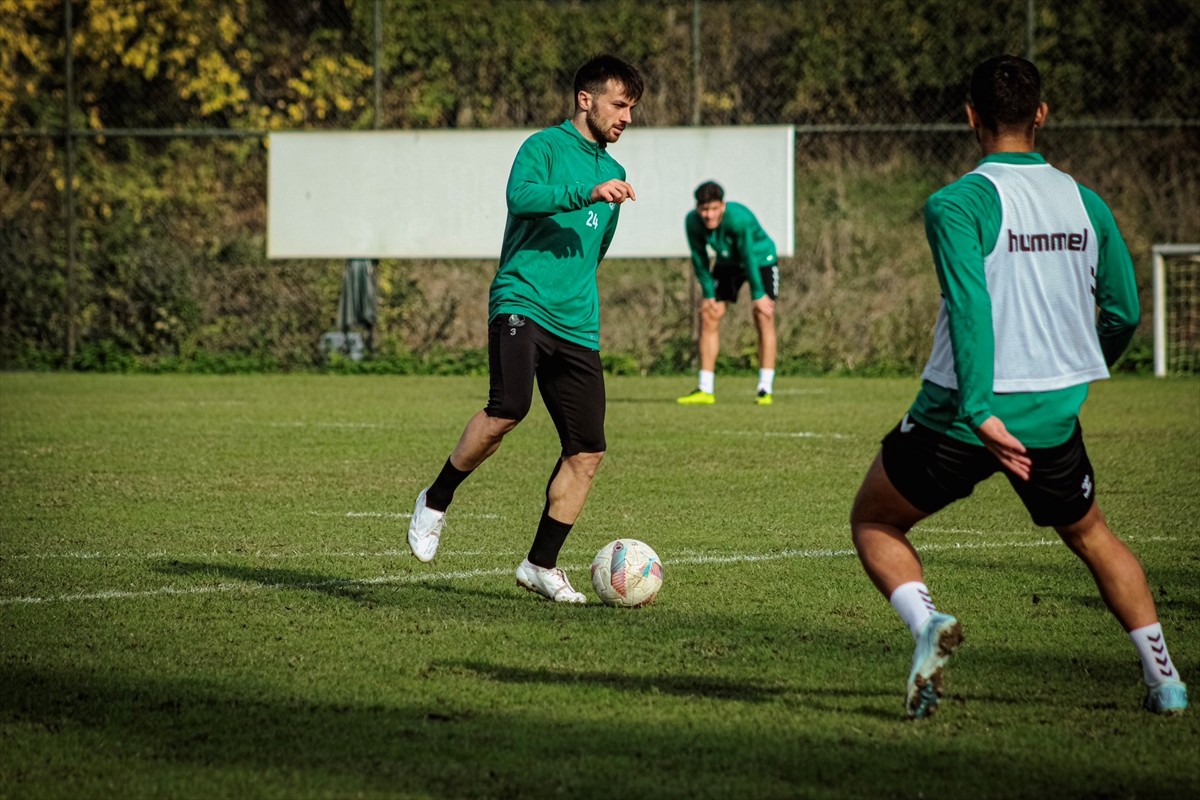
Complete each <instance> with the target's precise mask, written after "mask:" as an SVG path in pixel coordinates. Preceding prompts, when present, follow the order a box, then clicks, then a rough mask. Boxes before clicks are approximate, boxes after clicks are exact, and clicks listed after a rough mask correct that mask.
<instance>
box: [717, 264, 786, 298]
mask: <svg viewBox="0 0 1200 800" xmlns="http://www.w3.org/2000/svg"><path fill="white" fill-rule="evenodd" d="M758 274H759V275H760V276H761V277H762V285H763V289H764V290H766V292H767V297H769V298H771V299H772V300H775V299H777V298H778V297H779V265H778V264H768V265H767V266H763V267H759V268H758ZM713 280H714V281H716V284H717V288H716V292H715V293H714V295H713V296H714V298H716V299H717V300H719V301H720V302H722V303H736V302H737V296H738V292H740V291H741V290H742V284H744V283H745V282H746V272H745V270H743V269H742V268H741V267H740V266H737V265H732V266H728V265H720V266H718V267H716V268H715V269H714V270H713Z"/></svg>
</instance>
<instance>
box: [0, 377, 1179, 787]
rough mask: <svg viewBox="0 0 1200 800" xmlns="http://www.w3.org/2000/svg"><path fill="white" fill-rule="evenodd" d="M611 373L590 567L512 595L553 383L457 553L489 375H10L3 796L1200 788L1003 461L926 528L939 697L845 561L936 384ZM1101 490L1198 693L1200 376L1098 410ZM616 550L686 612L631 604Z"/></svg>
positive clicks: (2, 562) (0, 451)
mask: <svg viewBox="0 0 1200 800" xmlns="http://www.w3.org/2000/svg"><path fill="white" fill-rule="evenodd" d="M689 380H690V379H686V378H679V379H673V380H671V379H638V378H612V379H610V380H609V405H608V436H609V448H610V450H609V455H608V457H607V459H606V461H605V463H604V465H603V466H602V468H601V471H600V474H599V476H598V479H597V482H596V485H595V488H594V490H593V493H592V496H591V499H590V500H589V503H588V507H587V509H586V510H585V512H584V515H583V517H582V518H581V520H580V522H579V524H578V525H576V527H575V530H574V532H573V533H572V536H571V538H570V539H569V540H568V542H567V546H566V549H565V550H564V552H563V556H562V559H561V562H560V563H561V564H562V566H564V567H565V568H566V570H567V573H568V575H569V576H570V577H571V579H572V581H573V582H574V584H575V586H576V588H579V589H582V590H584V591H585V592H587V593H588V594H589V597H590V599H592V600H593V603H591V604H589V605H587V606H585V607H578V606H571V607H560V606H556V605H553V604H550V603H547V602H544V601H541V600H539V599H538V598H536V597H534V596H532V595H529V594H527V593H525V592H523V591H521V590H520V589H518V588H517V587H516V586H515V582H514V580H513V576H512V570H513V569H514V568H515V567H516V565H517V563H518V562H519V561H520V559H521V558H522V557H523V556H524V554H525V551H526V550H527V548H528V545H529V542H530V539H531V537H532V530H533V527H534V525H535V524H536V521H537V518H538V515H539V514H540V511H541V507H542V496H543V495H542V493H543V491H544V487H545V483H546V479H547V477H548V474H549V470H550V468H551V466H552V464H553V461H554V459H555V458H556V456H557V447H556V439H555V436H554V432H553V428H552V426H551V425H550V422H549V420H548V419H547V418H546V415H545V412H544V410H543V409H542V408H541V407H540V405H535V408H534V410H533V412H532V413H531V415H530V417H529V419H527V420H526V421H525V422H524V423H523V424H522V425H521V426H520V427H519V428H518V429H517V430H516V431H515V432H514V433H513V434H512V435H510V437H509V438H508V440H507V441H506V442H505V444H504V446H503V448H502V449H501V450H500V452H499V453H497V455H496V456H495V457H493V458H492V459H491V460H490V461H489V462H488V463H487V464H485V465H484V466H483V467H482V468H481V469H480V470H479V471H478V472H477V474H475V475H473V476H472V477H471V479H470V480H469V481H468V482H467V483H466V484H464V486H463V488H462V489H461V490H460V492H459V494H458V499H457V500H456V503H455V505H454V507H453V509H452V510H451V514H450V517H449V521H448V525H447V530H446V534H445V536H444V542H443V545H442V550H441V552H440V553H439V555H438V558H437V560H436V561H435V562H433V563H432V564H429V565H422V564H419V563H418V562H417V561H416V560H415V559H413V558H411V556H409V555H408V550H407V545H406V544H405V538H404V537H405V530H406V528H407V523H408V515H409V513H410V512H411V508H412V501H413V498H414V497H415V496H416V494H417V492H418V491H419V490H420V489H421V488H422V487H423V486H424V485H425V484H426V483H428V481H429V480H431V479H432V477H433V475H434V474H436V472H437V470H438V468H439V467H440V466H441V464H442V462H443V461H444V459H445V457H446V455H447V454H448V453H449V451H450V448H451V447H452V446H453V444H454V442H455V440H456V439H457V437H458V434H459V433H460V431H461V429H462V426H463V424H464V423H465V422H466V420H467V418H468V417H469V416H470V414H472V413H473V412H474V411H475V410H477V409H478V408H479V407H480V406H481V405H482V403H483V400H484V398H485V395H486V381H485V380H484V379H472V378H404V377H355V378H348V377H334V376H248V377H247V376H240V377H199V376H157V377H155V376H139V377H126V376H106V375H16V374H5V375H0V797H5V798H24V797H71V798H90V797H96V798H108V797H155V798H188V797H239V798H240V797H263V798H297V797H304V798H309V797H433V798H459V797H471V798H475V797H480V798H491V797H495V798H511V797H534V798H539V800H541V799H542V798H548V797H574V798H609V797H629V796H647V797H651V798H657V797H688V798H740V797H747V798H749V797H754V798H761V797H807V798H848V797H872V798H874V797H922V796H923V797H942V798H955V797H972V798H975V797H982V798H987V797H996V798H1001V797H1003V798H1012V797H1028V798H1044V797H1056V798H1057V797H1105V798H1121V797H1128V798H1134V797H1138V798H1141V797H1156V798H1162V797H1196V796H1198V795H1200V756H1198V753H1200V707H1196V706H1195V703H1194V706H1193V708H1192V709H1190V710H1189V711H1188V713H1187V714H1186V715H1185V716H1184V717H1182V718H1179V719H1160V718H1157V717H1154V716H1152V715H1150V714H1146V713H1144V712H1142V711H1141V710H1140V708H1139V704H1140V701H1141V698H1142V688H1141V678H1140V669H1139V666H1138V662H1137V658H1136V655H1135V653H1134V651H1133V648H1132V646H1131V645H1130V643H1129V642H1128V639H1127V638H1126V637H1125V636H1124V634H1123V633H1122V632H1121V630H1120V628H1119V626H1118V625H1117V623H1116V622H1115V620H1113V619H1112V618H1111V617H1110V616H1109V615H1108V613H1107V612H1106V611H1105V609H1104V607H1103V605H1102V603H1101V602H1100V600H1099V599H1098V597H1097V595H1096V591H1095V588H1094V585H1093V584H1092V582H1091V580H1090V578H1089V576H1088V575H1087V573H1086V570H1085V569H1084V568H1083V567H1082V565H1081V564H1079V563H1077V562H1076V561H1075V560H1074V559H1073V557H1072V556H1071V555H1070V553H1068V552H1067V550H1066V549H1065V548H1064V547H1063V546H1062V545H1061V544H1059V543H1058V542H1057V539H1056V537H1055V536H1054V535H1053V532H1051V531H1045V530H1040V529H1037V528H1035V527H1034V526H1033V525H1032V524H1031V523H1030V522H1029V520H1028V518H1027V516H1026V514H1025V512H1024V510H1023V508H1022V507H1021V505H1020V503H1019V502H1018V501H1017V499H1016V498H1015V496H1013V494H1012V492H1011V491H1010V490H1009V488H1008V485H1007V483H1006V482H1005V481H1003V479H1001V478H993V479H992V480H991V481H989V482H988V483H986V484H984V485H983V486H981V487H980V488H979V489H978V490H977V491H976V493H975V495H974V496H973V497H972V498H970V499H969V500H967V501H965V502H963V503H960V504H959V505H957V506H955V507H953V508H951V509H949V510H948V511H946V512H944V513H942V514H940V515H937V516H935V517H934V518H932V519H930V520H928V521H927V522H925V523H924V524H923V525H921V526H920V527H919V528H918V529H917V530H916V532H915V533H914V541H915V542H916V543H917V545H918V547H919V548H920V549H921V550H922V553H923V557H924V559H925V562H926V567H927V577H928V582H929V584H930V587H931V589H932V590H933V593H934V597H935V600H936V601H937V602H938V604H939V606H940V607H942V608H943V609H944V610H946V611H949V612H951V613H954V614H956V615H957V616H958V617H959V618H960V619H961V620H962V622H963V626H964V630H965V632H966V637H967V638H966V642H965V644H964V646H963V647H962V648H961V650H960V651H959V653H958V655H956V656H955V657H954V659H952V660H951V663H950V666H949V668H948V671H947V692H948V693H947V697H946V698H945V700H944V701H943V705H942V709H941V711H940V713H939V715H938V716H937V717H935V718H933V719H931V720H928V721H924V722H921V723H910V722H906V721H904V720H903V719H902V699H903V692H904V681H905V678H906V676H907V671H908V666H909V659H910V656H911V648H912V640H911V637H910V636H909V634H908V633H907V631H906V630H905V629H904V627H903V625H902V624H901V623H900V621H899V619H898V618H897V617H896V616H895V615H894V613H893V612H892V610H891V608H890V607H889V606H888V605H887V603H886V602H885V601H884V600H883V598H881V597H879V596H877V595H876V593H875V591H874V589H873V588H872V587H871V586H870V584H869V582H868V581H867V579H866V578H865V576H864V575H863V574H862V572H861V569H860V568H859V566H858V563H857V560H856V559H855V557H854V556H853V553H852V551H851V549H850V542H849V532H848V527H847V524H846V518H847V515H848V510H849V506H850V502H851V500H852V498H853V494H854V492H855V490H856V489H857V486H858V482H859V480H860V479H861V477H862V474H863V472H864V471H865V469H866V467H867V464H868V462H869V460H870V458H871V457H872V455H873V454H874V452H875V450H876V448H877V442H878V440H879V438H880V437H881V436H882V434H883V433H884V432H885V431H886V429H887V428H888V427H889V426H890V425H892V424H894V423H895V421H896V420H897V419H898V418H899V417H900V415H901V414H902V413H903V411H904V410H905V408H906V407H907V405H908V403H909V402H910V401H911V399H912V396H913V395H914V393H915V391H916V388H917V381H916V379H906V380H869V379H848V378H847V379H834V378H830V379H798V378H782V379H780V380H779V381H778V385H777V389H778V393H777V395H776V403H775V405H774V406H772V407H768V408H759V407H756V406H754V405H752V404H751V402H750V400H751V393H752V390H753V384H752V382H751V381H750V380H749V379H742V378H722V379H721V380H720V382H719V385H718V391H719V395H718V398H719V402H718V405H716V406H713V407H710V408H704V407H699V408H681V407H678V406H676V405H675V403H674V398H675V397H676V396H677V395H679V394H683V393H684V392H686V391H687V390H688V389H689V388H691V387H690V383H689ZM1083 421H1084V427H1085V430H1086V434H1087V441H1088V445H1089V452H1090V454H1091V456H1092V460H1093V462H1094V464H1095V466H1096V469H1097V473H1098V486H1099V497H1100V500H1101V504H1102V506H1103V507H1104V508H1105V510H1106V513H1107V515H1108V517H1109V520H1110V522H1111V523H1112V525H1113V527H1114V528H1115V529H1116V530H1117V532H1118V533H1119V534H1120V535H1121V536H1122V538H1124V539H1125V540H1126V541H1127V542H1128V543H1129V544H1130V546H1131V547H1132V548H1133V549H1134V551H1135V552H1136V553H1137V554H1138V556H1139V557H1140V558H1141V559H1142V562H1143V564H1144V565H1145V567H1146V571H1147V573H1148V576H1149V578H1150V582H1151V585H1152V587H1153V589H1154V592H1155V597H1156V600H1157V602H1158V604H1159V613H1160V616H1161V618H1162V621H1163V625H1164V627H1165V629H1166V631H1167V636H1168V641H1169V644H1170V647H1171V652H1172V655H1173V656H1174V659H1175V661H1176V663H1177V664H1178V666H1179V667H1180V668H1181V669H1182V671H1183V677H1184V679H1185V680H1187V681H1188V682H1189V683H1190V684H1191V686H1192V690H1193V700H1194V701H1195V700H1196V696H1197V695H1200V532H1198V531H1197V526H1196V520H1197V519H1198V518H1200V383H1198V382H1197V381H1195V380H1153V379H1148V378H1120V379H1117V380H1113V381H1108V382H1104V383H1101V384H1098V385H1097V386H1096V387H1095V388H1094V390H1093V393H1092V399H1091V400H1090V401H1089V403H1088V405H1087V406H1085V408H1084V420H1083ZM619 536H632V537H636V538H642V539H645V540H646V541H648V542H649V543H651V544H652V545H653V546H654V547H655V549H657V551H658V552H659V554H660V555H661V556H662V558H663V560H664V562H665V565H666V580H665V585H664V588H663V590H662V593H661V594H660V596H659V599H658V602H657V603H656V604H655V605H653V606H651V607H649V608H646V609H640V610H633V611H630V610H622V609H610V608H605V607H602V606H599V605H598V604H596V603H595V602H594V600H595V595H594V592H593V591H592V590H591V586H590V582H589V580H588V578H587V565H588V564H589V562H590V561H591V557H592V555H593V554H594V553H595V552H596V550H598V549H599V548H600V547H601V545H603V544H604V543H606V542H607V541H609V540H611V539H613V538H616V537H619Z"/></svg>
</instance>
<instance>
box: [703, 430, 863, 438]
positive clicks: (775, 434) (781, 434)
mask: <svg viewBox="0 0 1200 800" xmlns="http://www.w3.org/2000/svg"><path fill="white" fill-rule="evenodd" d="M713 432H714V433H717V434H721V435H723V436H755V437H759V436H761V437H763V438H764V439H850V438H852V437H850V436H847V435H846V434H844V433H820V432H818V431H713Z"/></svg>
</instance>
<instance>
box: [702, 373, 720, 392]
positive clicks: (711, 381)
mask: <svg viewBox="0 0 1200 800" xmlns="http://www.w3.org/2000/svg"><path fill="white" fill-rule="evenodd" d="M716 383H717V376H716V373H714V372H713V371H712V370H709V369H702V370H700V391H702V392H708V393H709V394H712V393H713V391H714V390H713V387H714V386H715V385H716Z"/></svg>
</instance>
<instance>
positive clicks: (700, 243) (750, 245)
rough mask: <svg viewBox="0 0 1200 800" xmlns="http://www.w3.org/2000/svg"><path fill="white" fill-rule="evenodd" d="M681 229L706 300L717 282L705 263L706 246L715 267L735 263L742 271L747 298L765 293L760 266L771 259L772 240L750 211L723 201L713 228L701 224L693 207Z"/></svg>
mask: <svg viewBox="0 0 1200 800" xmlns="http://www.w3.org/2000/svg"><path fill="white" fill-rule="evenodd" d="M684 229H685V230H686V231H687V240H688V247H689V248H690V249H691V251H692V270H693V271H694V272H695V273H696V280H697V281H699V282H700V291H701V292H702V293H703V295H704V298H705V299H706V300H711V299H712V298H714V297H716V293H717V283H716V280H715V279H714V278H713V274H712V270H711V269H709V266H708V248H709V247H711V248H712V249H713V251H714V252H715V253H716V254H717V257H716V264H715V267H728V266H736V267H738V268H740V269H741V270H742V271H743V272H745V274H746V280H747V281H749V283H750V299H751V300H757V299H759V298H760V297H763V296H765V295H766V293H767V290H766V288H764V287H763V282H762V272H761V270H762V268H763V267H769V266H771V265H772V264H774V263H775V259H776V252H775V242H773V241H772V240H771V237H770V236H768V235H767V232H766V231H765V230H763V227H762V225H760V224H759V222H758V218H757V217H755V216H754V212H752V211H751V210H750V209H748V208H746V207H745V206H744V205H742V204H741V203H733V202H727V203H726V204H725V216H723V217H722V218H721V224H720V225H718V226H717V227H716V228H715V229H714V230H711V231H710V230H708V229H707V228H705V227H704V223H703V222H702V221H701V220H700V215H699V214H697V213H696V212H695V211H690V212H688V215H687V217H686V218H685V219H684Z"/></svg>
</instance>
